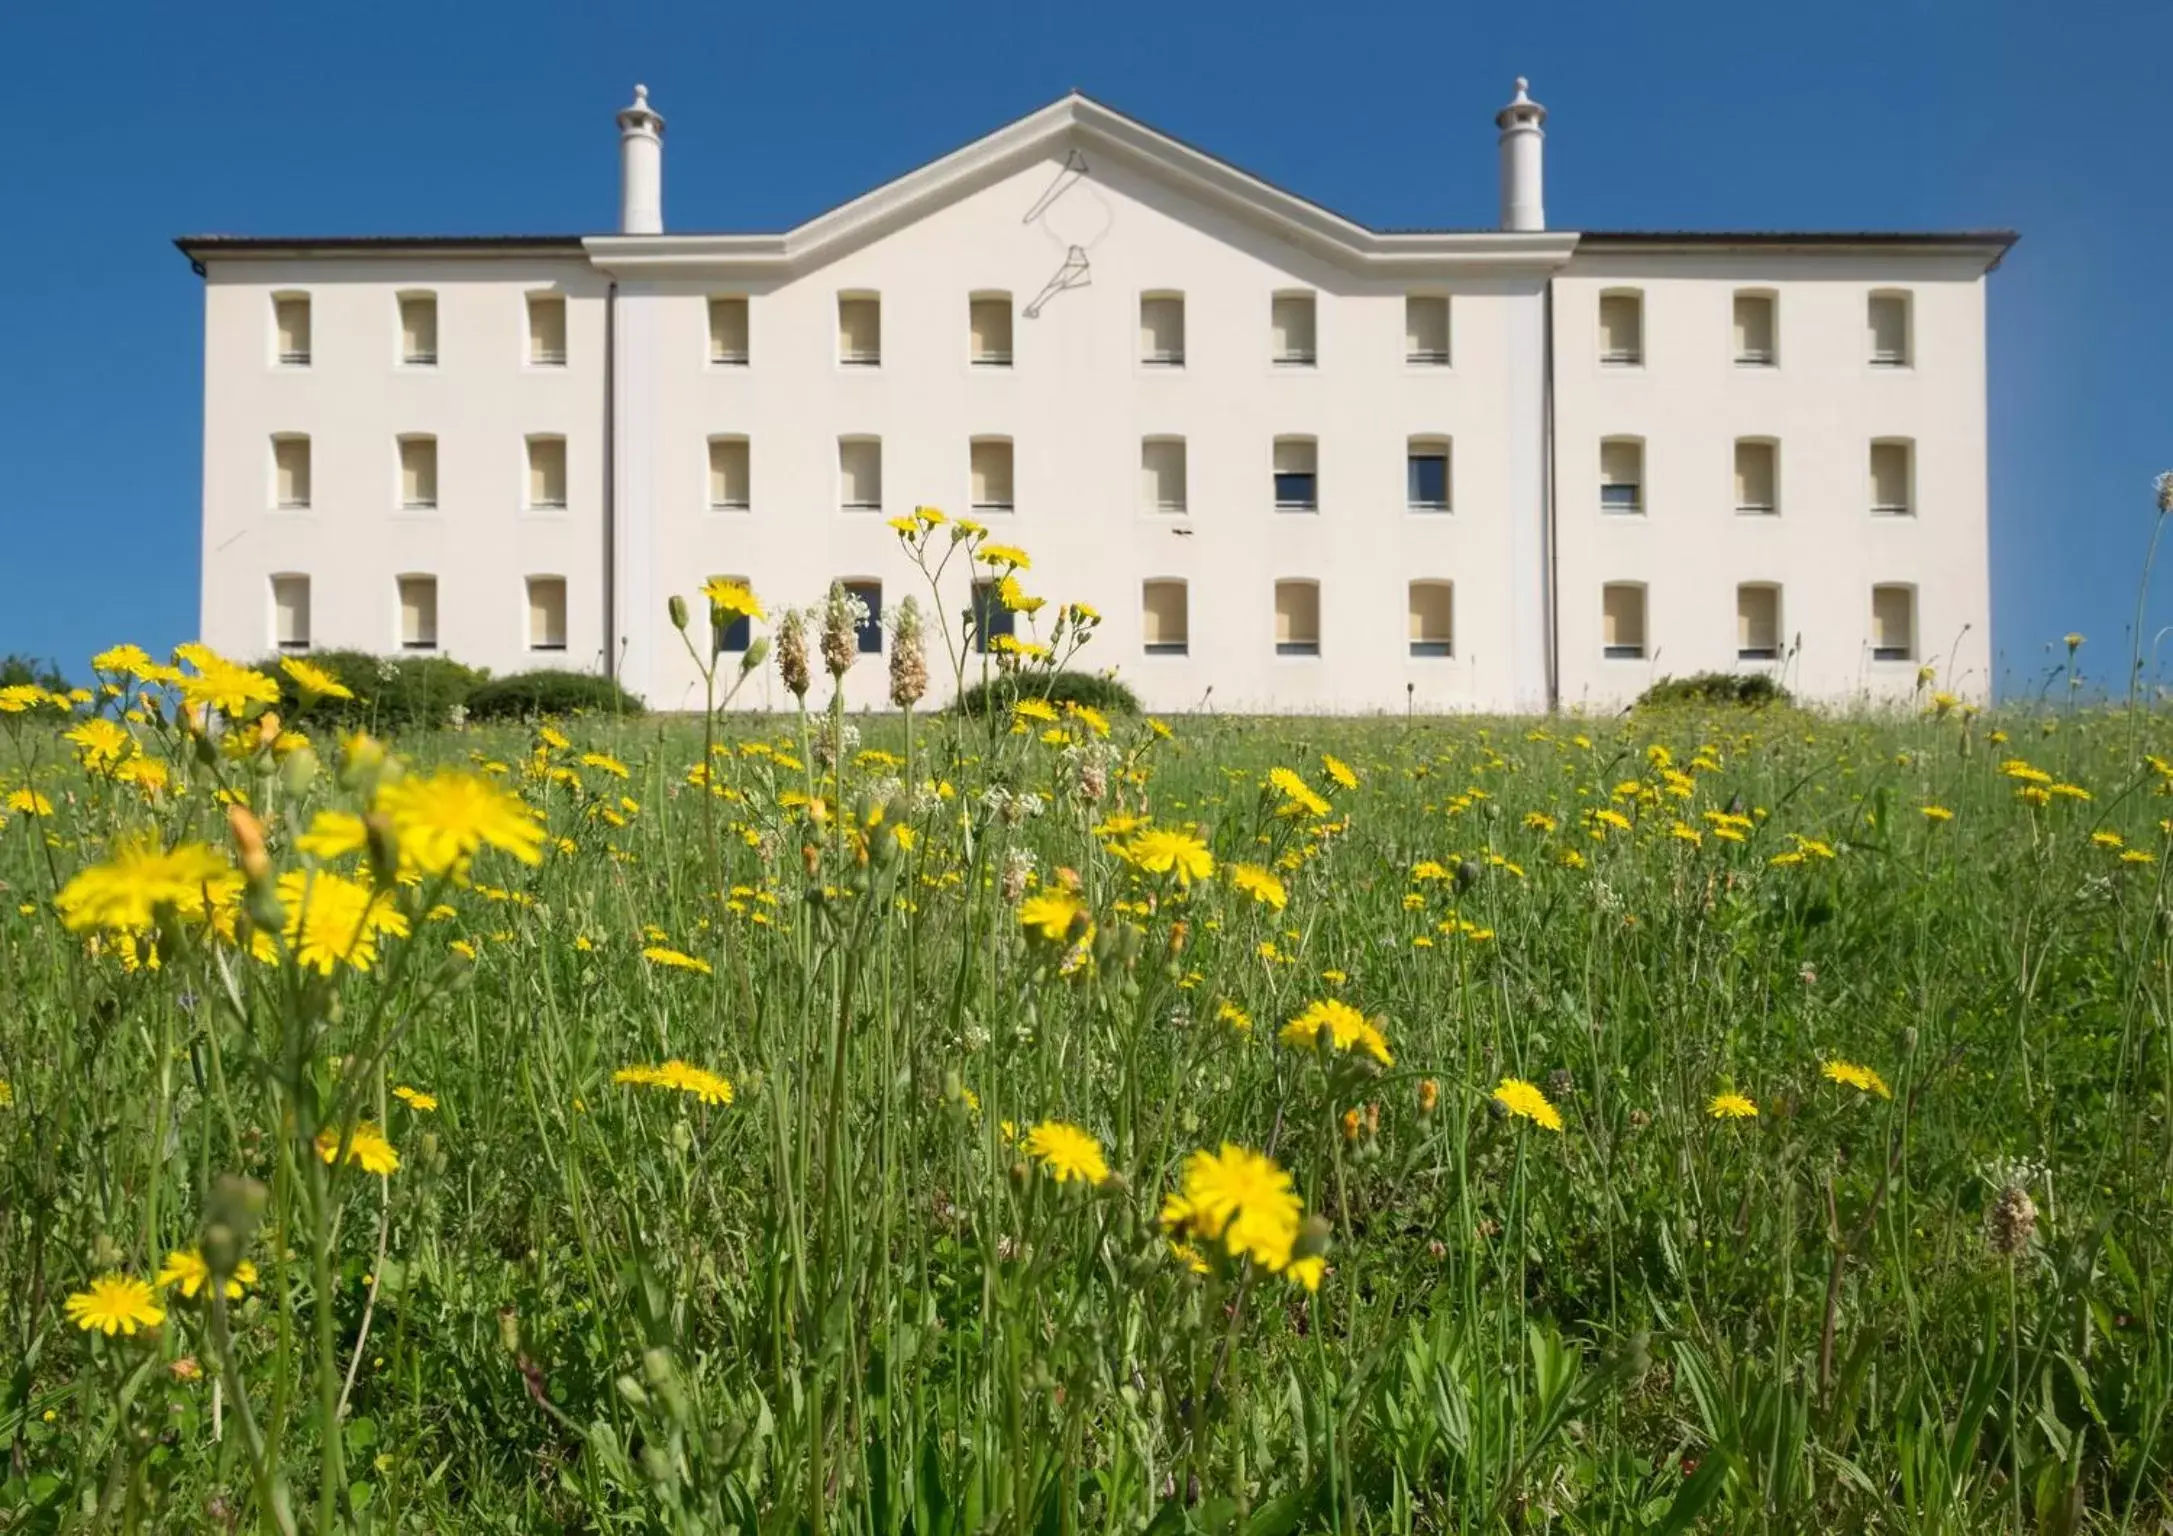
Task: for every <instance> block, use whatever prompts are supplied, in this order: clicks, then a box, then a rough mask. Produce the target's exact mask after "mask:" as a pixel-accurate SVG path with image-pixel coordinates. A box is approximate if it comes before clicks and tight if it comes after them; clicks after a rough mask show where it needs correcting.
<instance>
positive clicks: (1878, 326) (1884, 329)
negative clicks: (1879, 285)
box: [1867, 293, 1912, 368]
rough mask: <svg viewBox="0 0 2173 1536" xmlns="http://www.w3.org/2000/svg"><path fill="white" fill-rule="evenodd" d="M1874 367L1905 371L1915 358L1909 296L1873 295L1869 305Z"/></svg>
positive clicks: (1895, 294)
mask: <svg viewBox="0 0 2173 1536" xmlns="http://www.w3.org/2000/svg"><path fill="white" fill-rule="evenodd" d="M1867 318H1868V321H1869V326H1870V332H1871V337H1870V342H1871V366H1872V367H1874V368H1906V367H1908V366H1909V362H1910V358H1911V356H1912V349H1911V347H1910V345H1909V343H1910V335H1909V331H1910V326H1909V295H1907V294H1906V293H1874V294H1873V295H1871V298H1870V303H1869V313H1868V316H1867Z"/></svg>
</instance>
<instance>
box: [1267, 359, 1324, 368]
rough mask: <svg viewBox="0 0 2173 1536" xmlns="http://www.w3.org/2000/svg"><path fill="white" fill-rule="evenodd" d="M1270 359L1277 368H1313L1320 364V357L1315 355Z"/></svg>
mask: <svg viewBox="0 0 2173 1536" xmlns="http://www.w3.org/2000/svg"><path fill="white" fill-rule="evenodd" d="M1270 361H1271V362H1273V363H1274V364H1275V366H1276V367H1277V368H1278V369H1297V370H1307V369H1315V368H1318V367H1319V366H1320V359H1319V358H1317V357H1277V358H1271V359H1270Z"/></svg>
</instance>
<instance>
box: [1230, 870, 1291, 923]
mask: <svg viewBox="0 0 2173 1536" xmlns="http://www.w3.org/2000/svg"><path fill="white" fill-rule="evenodd" d="M1229 874H1230V883H1231V884H1232V885H1234V886H1236V887H1237V888H1238V889H1239V890H1241V891H1243V892H1244V893H1245V894H1246V895H1248V896H1250V897H1251V898H1252V899H1253V900H1255V901H1257V902H1259V903H1260V904H1261V905H1263V906H1268V907H1273V908H1274V909H1275V910H1276V911H1278V912H1280V911H1282V910H1283V907H1284V906H1285V905H1286V904H1287V903H1288V902H1289V900H1290V893H1289V892H1288V891H1286V890H1285V889H1284V888H1283V882H1282V881H1281V880H1280V879H1278V878H1277V877H1276V875H1275V874H1274V873H1273V871H1271V870H1268V869H1266V868H1265V867H1263V866H1261V865H1259V864H1232V865H1231V866H1230V869H1229Z"/></svg>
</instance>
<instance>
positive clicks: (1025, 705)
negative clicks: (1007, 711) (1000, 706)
mask: <svg viewBox="0 0 2173 1536" xmlns="http://www.w3.org/2000/svg"><path fill="white" fill-rule="evenodd" d="M1011 713H1012V714H1013V715H1015V716H1017V717H1018V718H1019V719H1021V720H1033V721H1037V722H1039V723H1040V724H1042V725H1054V724H1056V720H1057V714H1056V711H1055V709H1053V708H1052V707H1051V706H1050V705H1049V703H1048V701H1047V700H1045V699H1020V700H1019V701H1018V702H1017V703H1016V704H1013V705H1012V706H1011Z"/></svg>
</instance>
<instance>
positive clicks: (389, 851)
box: [362, 811, 400, 891]
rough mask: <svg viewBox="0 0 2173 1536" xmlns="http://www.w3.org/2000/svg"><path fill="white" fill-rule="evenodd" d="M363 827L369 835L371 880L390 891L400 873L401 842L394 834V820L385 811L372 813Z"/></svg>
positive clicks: (381, 888)
mask: <svg viewBox="0 0 2173 1536" xmlns="http://www.w3.org/2000/svg"><path fill="white" fill-rule="evenodd" d="M362 825H363V828H364V830H365V832H366V833H367V834H368V837H367V842H368V849H369V855H370V879H371V880H372V881H374V882H375V883H376V884H377V886H378V888H379V889H380V890H388V891H389V890H391V889H392V884H393V881H394V880H395V879H397V878H398V876H399V873H400V840H399V839H398V838H397V837H396V836H394V834H393V830H392V820H391V818H390V817H388V816H386V814H385V813H384V812H383V811H372V812H370V814H369V815H367V816H365V817H364V818H363V819H362Z"/></svg>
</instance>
